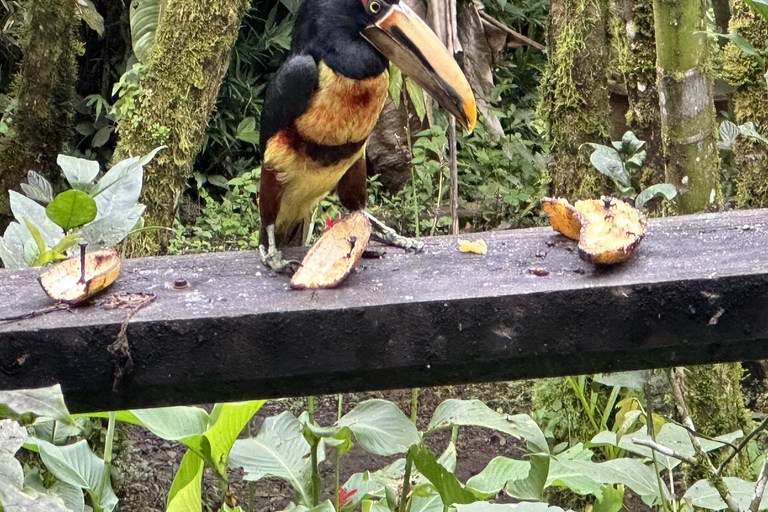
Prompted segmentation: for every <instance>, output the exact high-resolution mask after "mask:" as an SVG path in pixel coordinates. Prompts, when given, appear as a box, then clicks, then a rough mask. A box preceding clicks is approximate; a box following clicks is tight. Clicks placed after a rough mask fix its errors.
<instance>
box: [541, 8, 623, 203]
mask: <svg viewBox="0 0 768 512" xmlns="http://www.w3.org/2000/svg"><path fill="white" fill-rule="evenodd" d="M607 14H608V2H607V1H606V0H553V1H552V2H551V6H550V21H549V31H548V36H547V39H548V40H547V52H548V54H549V60H548V64H547V68H546V70H545V72H544V74H543V76H542V80H541V85H540V87H539V90H540V94H541V100H540V101H539V106H538V109H537V116H538V118H539V119H541V120H542V122H543V123H544V126H543V129H544V130H545V132H546V133H547V134H548V135H549V136H550V139H551V141H552V143H553V146H552V151H551V153H550V156H549V161H548V164H547V167H548V169H549V174H550V176H551V179H552V193H553V194H555V195H562V196H567V197H569V198H571V199H574V198H583V197H588V196H594V195H595V194H597V193H599V191H600V190H601V188H602V186H603V184H604V179H603V178H602V175H600V174H599V173H598V172H597V171H596V170H595V169H594V168H593V167H592V166H591V165H590V163H589V159H588V157H587V156H588V152H586V151H579V148H580V146H581V145H582V144H584V143H585V142H598V143H601V144H605V143H607V142H608V137H609V135H610V133H611V126H610V105H609V95H608V89H607V82H608V72H609V62H608V60H609V59H608V55H609V51H608V34H607V28H606V17H607Z"/></svg>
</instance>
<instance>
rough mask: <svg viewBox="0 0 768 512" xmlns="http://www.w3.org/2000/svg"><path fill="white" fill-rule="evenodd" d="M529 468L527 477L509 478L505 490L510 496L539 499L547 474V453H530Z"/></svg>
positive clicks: (548, 463)
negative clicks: (520, 478)
mask: <svg viewBox="0 0 768 512" xmlns="http://www.w3.org/2000/svg"><path fill="white" fill-rule="evenodd" d="M530 464H531V469H530V471H529V472H528V478H524V479H522V480H511V481H509V482H508V483H507V487H506V491H507V494H509V495H510V496H514V497H515V498H518V499H521V500H541V499H542V492H543V491H544V485H545V484H546V483H547V475H548V474H549V465H550V457H549V455H539V454H532V455H531V456H530Z"/></svg>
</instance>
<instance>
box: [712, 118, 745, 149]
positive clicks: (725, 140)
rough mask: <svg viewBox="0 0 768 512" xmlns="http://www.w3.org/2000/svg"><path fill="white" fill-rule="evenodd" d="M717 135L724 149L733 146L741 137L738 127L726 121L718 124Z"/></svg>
mask: <svg viewBox="0 0 768 512" xmlns="http://www.w3.org/2000/svg"><path fill="white" fill-rule="evenodd" d="M717 133H718V134H719V135H720V142H721V143H722V145H723V147H724V148H726V149H727V148H730V147H731V146H733V143H734V142H736V139H737V138H738V137H739V135H741V131H740V130H739V127H738V126H737V125H736V124H735V123H732V122H731V121H727V120H726V121H723V122H722V123H720V127H719V128H718V130H717Z"/></svg>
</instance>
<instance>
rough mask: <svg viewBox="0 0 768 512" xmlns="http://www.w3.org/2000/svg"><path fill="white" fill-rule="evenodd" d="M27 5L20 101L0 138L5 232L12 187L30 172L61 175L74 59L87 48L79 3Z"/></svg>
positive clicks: (39, 0)
mask: <svg viewBox="0 0 768 512" xmlns="http://www.w3.org/2000/svg"><path fill="white" fill-rule="evenodd" d="M26 8H27V9H28V16H27V20H28V25H27V26H25V27H24V28H23V29H22V30H21V33H20V40H19V46H20V47H21V51H22V55H23V60H22V63H21V71H20V72H19V74H17V75H16V76H15V77H14V80H13V86H12V92H11V96H12V97H14V98H16V101H17V105H16V108H15V110H14V111H13V114H12V124H11V126H10V128H9V130H8V133H7V134H6V136H5V137H2V138H0V233H2V232H3V231H4V230H5V227H6V226H7V225H8V222H9V221H10V219H11V217H10V204H9V200H8V193H7V192H8V190H10V189H12V188H15V187H17V186H18V185H19V184H20V183H21V182H22V180H23V179H24V177H25V176H26V173H27V171H29V170H34V171H36V172H38V173H40V174H42V175H43V176H45V177H46V178H48V179H49V180H51V181H54V182H56V181H58V179H59V175H60V171H59V168H58V166H57V165H56V158H57V156H58V154H59V153H60V152H61V151H62V146H63V145H64V142H65V141H66V140H67V139H68V138H69V135H70V133H71V131H72V115H73V113H74V103H73V102H74V99H75V82H76V80H77V63H76V60H75V59H76V57H77V55H79V54H80V53H82V51H83V45H82V43H81V42H80V39H79V38H78V35H77V28H78V27H79V25H80V20H79V19H78V18H77V17H76V16H75V2H72V1H62V0H31V1H30V2H28V3H26Z"/></svg>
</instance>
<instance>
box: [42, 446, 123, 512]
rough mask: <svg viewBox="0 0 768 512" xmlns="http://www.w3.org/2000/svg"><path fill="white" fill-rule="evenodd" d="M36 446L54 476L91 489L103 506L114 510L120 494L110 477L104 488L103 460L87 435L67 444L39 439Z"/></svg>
mask: <svg viewBox="0 0 768 512" xmlns="http://www.w3.org/2000/svg"><path fill="white" fill-rule="evenodd" d="M37 446H38V448H39V450H40V456H41V458H42V459H43V463H44V464H45V467H46V468H48V470H49V471H50V472H51V473H52V474H53V476H55V477H56V478H58V479H59V480H61V481H62V482H66V483H68V484H70V485H74V486H75V487H80V488H82V489H85V490H86V491H88V494H90V495H91V499H93V500H94V501H97V502H98V503H99V504H100V506H101V508H102V510H105V511H111V510H113V509H114V508H115V506H116V505H117V496H115V493H114V492H113V491H112V486H111V485H110V484H109V483H108V482H109V481H107V485H106V487H105V488H102V476H103V474H104V461H103V460H102V459H100V458H99V457H97V456H96V455H95V454H94V453H93V452H92V451H91V449H90V448H89V447H88V442H87V441H86V440H85V439H83V440H80V441H78V442H77V443H75V444H70V445H66V446H55V445H52V444H51V443H48V442H47V441H42V440H38V441H37Z"/></svg>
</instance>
